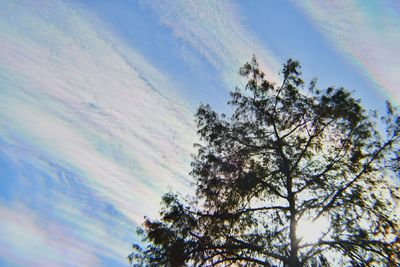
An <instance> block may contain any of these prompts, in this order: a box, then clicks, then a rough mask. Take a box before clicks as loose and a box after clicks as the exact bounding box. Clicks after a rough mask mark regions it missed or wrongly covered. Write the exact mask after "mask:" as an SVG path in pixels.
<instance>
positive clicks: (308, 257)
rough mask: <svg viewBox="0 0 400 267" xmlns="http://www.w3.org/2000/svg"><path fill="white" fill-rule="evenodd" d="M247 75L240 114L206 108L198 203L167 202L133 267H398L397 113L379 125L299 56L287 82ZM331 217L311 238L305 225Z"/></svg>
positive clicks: (201, 111)
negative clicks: (310, 76)
mask: <svg viewBox="0 0 400 267" xmlns="http://www.w3.org/2000/svg"><path fill="white" fill-rule="evenodd" d="M240 75H242V76H244V77H246V78H247V84H246V86H245V88H242V89H240V88H236V90H234V91H233V92H231V100H230V101H229V102H228V104H229V105H231V106H232V114H231V115H229V116H227V115H225V114H218V113H217V112H215V111H213V109H212V108H211V107H210V106H209V105H201V106H200V107H199V108H198V111H197V114H196V122H197V127H198V134H199V136H200V142H199V143H198V144H195V146H196V148H197V154H196V155H194V157H193V162H192V171H191V175H192V177H193V178H194V181H195V186H196V193H195V196H191V197H190V196H187V197H181V196H180V195H179V194H175V193H171V192H170V193H167V194H165V195H164V196H163V198H162V202H163V207H162V209H161V212H160V218H159V219H154V220H153V219H149V218H145V221H144V224H143V227H141V228H140V229H139V230H138V233H139V235H140V236H141V237H142V238H143V240H142V241H143V242H142V243H141V244H134V245H133V252H132V253H131V254H130V255H129V260H130V261H131V264H132V266H229V265H234V266H290V267H293V266H348V265H352V266H399V264H400V256H399V251H400V238H399V236H400V220H399V217H398V216H399V215H398V213H399V200H400V193H399V187H398V182H399V176H400V168H399V165H400V164H399V163H400V157H399V155H400V118H399V115H398V113H397V110H396V108H394V107H393V106H392V105H391V104H389V103H387V113H386V114H385V115H384V116H383V117H381V118H379V117H378V115H377V113H376V112H372V111H366V110H365V109H364V108H363V107H362V106H361V103H360V101H359V100H356V99H355V98H354V97H353V96H352V94H351V93H350V92H349V91H347V90H345V89H344V88H335V87H329V88H327V89H325V90H320V89H318V88H317V85H316V80H312V81H311V82H310V83H309V85H307V86H306V85H304V82H303V80H302V78H301V68H300V64H299V62H298V61H294V60H290V59H289V60H288V61H287V62H286V64H284V65H283V68H282V71H281V80H282V82H281V83H280V84H279V85H277V84H274V83H271V82H269V81H267V80H266V79H265V77H264V73H263V72H262V71H261V70H260V68H259V66H258V64H257V61H256V60H255V58H253V60H252V61H251V62H250V63H246V64H245V65H244V66H243V67H242V68H241V69H240ZM321 218H324V219H325V220H326V221H327V224H328V227H327V228H326V229H324V230H323V231H322V232H321V233H320V235H319V236H318V238H316V239H315V240H308V241H307V240H306V239H305V238H302V237H303V236H304V235H303V233H301V229H300V228H299V227H298V225H299V224H300V223H301V222H302V221H309V222H311V224H312V222H316V221H318V220H320V219H321ZM316 227H317V226H316ZM303 239H304V240H303ZM143 243H144V244H145V245H143Z"/></svg>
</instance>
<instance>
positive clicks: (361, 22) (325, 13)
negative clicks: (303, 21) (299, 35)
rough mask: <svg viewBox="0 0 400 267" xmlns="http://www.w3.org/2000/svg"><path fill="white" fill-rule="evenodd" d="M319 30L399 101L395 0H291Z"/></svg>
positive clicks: (399, 12) (398, 8)
mask: <svg viewBox="0 0 400 267" xmlns="http://www.w3.org/2000/svg"><path fill="white" fill-rule="evenodd" d="M293 3H294V4H296V5H298V6H299V7H300V8H301V10H303V11H304V13H305V14H307V15H308V16H309V17H310V19H311V20H312V21H313V22H314V24H315V26H316V27H317V28H318V29H319V30H320V31H321V33H322V34H323V35H324V36H325V37H326V38H327V39H328V40H329V41H330V42H331V43H332V44H333V46H335V47H336V48H337V49H338V50H339V51H341V52H342V53H343V54H344V55H345V56H346V57H348V58H349V59H350V60H351V61H354V62H355V64H356V65H358V67H359V68H360V72H365V73H367V75H368V76H369V77H370V78H371V79H372V80H373V81H375V82H376V84H377V86H378V88H380V89H381V90H383V91H385V93H386V94H387V96H388V97H389V98H394V99H395V100H397V101H398V102H400V90H399V89H398V84H399V83H400V75H399V73H400V46H399V43H400V5H399V4H398V3H396V1H346V0H339V1H317V0H306V1H293Z"/></svg>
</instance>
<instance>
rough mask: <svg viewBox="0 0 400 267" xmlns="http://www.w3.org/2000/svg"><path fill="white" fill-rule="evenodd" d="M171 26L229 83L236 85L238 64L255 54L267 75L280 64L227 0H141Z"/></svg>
mask: <svg viewBox="0 0 400 267" xmlns="http://www.w3.org/2000/svg"><path fill="white" fill-rule="evenodd" d="M145 3H147V4H148V5H149V6H151V7H152V8H153V9H154V10H155V11H156V12H157V14H158V15H159V17H160V21H161V23H162V24H164V25H166V26H167V27H169V28H171V29H172V31H173V32H174V33H175V35H176V36H177V37H178V38H180V39H181V40H183V41H185V42H187V43H189V44H190V45H191V46H192V47H194V48H195V49H196V50H197V51H198V52H199V53H201V54H202V55H203V56H204V57H205V58H206V59H207V60H208V61H209V62H210V63H211V64H212V65H213V66H214V68H216V69H217V71H219V72H220V74H221V75H222V77H223V79H224V80H225V82H226V83H227V84H228V85H229V86H230V87H231V86H236V85H237V76H238V75H237V72H238V68H239V67H240V66H241V65H242V64H243V63H244V62H246V61H249V60H250V59H251V57H252V55H253V54H256V56H257V57H258V59H259V61H260V63H261V64H262V67H263V69H264V70H265V72H266V74H267V75H268V77H269V79H271V80H277V77H276V73H277V70H278V68H279V66H280V63H278V62H277V60H276V58H275V56H274V55H273V53H271V52H270V51H269V50H268V46H267V44H262V43H261V42H260V41H259V39H258V38H257V37H256V36H255V35H254V34H253V33H252V32H251V31H250V30H249V29H248V28H247V27H246V26H245V23H244V21H243V20H242V18H241V16H240V14H239V12H238V10H237V7H236V5H235V4H234V3H233V2H231V1H225V0H222V1H192V0H189V1H167V0H156V1H145Z"/></svg>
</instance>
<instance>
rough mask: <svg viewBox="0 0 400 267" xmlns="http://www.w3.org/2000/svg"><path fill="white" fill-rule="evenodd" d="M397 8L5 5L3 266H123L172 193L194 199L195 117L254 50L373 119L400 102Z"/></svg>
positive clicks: (1, 31)
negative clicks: (337, 89)
mask: <svg viewBox="0 0 400 267" xmlns="http://www.w3.org/2000/svg"><path fill="white" fill-rule="evenodd" d="M399 43H400V4H399V3H398V1H394V0H393V1H389V0H388V1H372V0H371V1H347V0H338V1H317V0H306V1H294V0H293V1H225V0H221V1H189V0H188V1H167V0H154V1H130V0H129V1H128V0H113V1H110V0H81V1H78V0H69V1H66V0H65V1H62V0H58V1H56V0H46V1H44V0H35V1H33V0H32V1H29V0H10V1H2V2H0V91H1V96H2V97H1V99H2V100H1V102H0V174H1V177H0V217H1V218H2V220H1V227H0V266H26V265H30V266H127V261H126V256H127V255H128V254H129V251H130V244H131V243H132V242H133V241H135V240H136V237H135V234H134V230H135V228H136V227H137V226H138V225H139V224H140V223H141V222H142V219H143V216H144V215H149V216H155V215H156V214H157V211H158V209H159V203H160V196H161V194H162V193H163V192H165V191H167V190H168V188H172V190H174V191H175V190H179V191H183V192H185V193H186V192H191V191H192V190H193V188H191V187H190V182H191V178H190V177H189V176H188V172H189V171H190V160H191V159H190V153H192V152H193V147H192V144H193V143H194V142H195V141H196V135H195V127H194V122H193V113H194V111H195V109H196V107H197V106H198V105H199V103H200V102H206V103H210V104H211V105H212V106H213V107H215V108H216V109H217V110H219V111H225V110H226V106H225V103H226V101H227V100H228V92H229V90H231V89H233V88H234V87H235V86H241V85H243V84H244V81H243V80H241V78H240V77H238V69H239V67H240V66H241V65H242V64H243V63H245V62H246V61H248V60H250V59H251V56H252V55H253V54H255V55H256V56H257V58H258V60H259V62H260V64H261V66H262V67H263V69H264V70H265V72H266V74H267V77H268V78H269V79H271V80H272V81H279V76H278V75H277V73H278V71H279V69H280V66H281V64H282V63H283V62H284V61H285V60H286V59H287V58H289V57H291V58H295V59H299V60H300V61H301V63H302V66H303V73H304V76H305V79H306V80H310V79H311V78H313V77H318V79H319V83H318V85H319V87H321V88H324V87H326V86H331V85H336V86H344V87H346V88H348V89H350V90H354V92H355V95H356V96H357V97H359V98H361V99H362V102H363V103H364V105H365V106H366V108H368V109H378V110H380V111H382V109H383V107H384V101H385V99H387V98H389V99H391V100H392V101H393V102H395V103H397V104H398V103H399V102H400V90H399V89H398V84H399V83H400V75H398V73H399V71H400V46H399V45H398V44H399Z"/></svg>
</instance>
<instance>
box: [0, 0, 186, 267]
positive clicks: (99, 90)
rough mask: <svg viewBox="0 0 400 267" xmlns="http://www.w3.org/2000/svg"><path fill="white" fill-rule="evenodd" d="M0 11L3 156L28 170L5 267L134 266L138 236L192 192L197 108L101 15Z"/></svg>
mask: <svg viewBox="0 0 400 267" xmlns="http://www.w3.org/2000/svg"><path fill="white" fill-rule="evenodd" d="M0 10H1V11H0V12H1V14H0V40H1V41H0V50H1V53H0V62H1V65H0V88H1V89H0V90H1V93H2V103H1V104H0V119H1V122H0V133H1V136H2V139H3V142H4V143H3V145H2V147H1V152H2V153H1V154H2V156H3V157H6V158H8V159H9V160H10V161H11V162H12V163H13V164H14V165H18V166H19V174H18V176H15V177H11V176H10V177H8V178H7V179H10V180H11V179H16V180H17V183H16V184H17V185H15V186H18V188H17V189H16V190H15V191H13V192H14V193H13V195H12V197H11V200H10V202H11V203H6V202H4V201H2V202H3V203H1V202H0V203H1V204H2V206H0V207H1V210H0V213H1V214H2V218H6V219H5V221H4V224H2V225H5V226H6V227H5V228H3V227H2V241H1V243H0V246H1V248H0V258H7V260H8V261H10V262H14V263H15V264H18V265H22V264H24V265H26V264H31V265H32V264H33V265H35V266H46V265H45V263H46V264H47V266H76V265H79V266H95V265H96V266H98V265H101V264H104V265H107V264H105V263H102V262H101V261H100V258H102V257H105V258H110V259H113V260H114V261H115V262H118V263H120V264H123V262H124V256H126V255H127V254H128V252H129V242H130V241H132V235H130V236H129V237H131V240H129V241H128V242H127V240H125V239H124V238H127V235H129V233H133V231H134V228H135V226H136V225H137V224H139V223H141V221H142V218H143V215H144V214H148V215H154V214H155V212H156V211H157V210H158V203H159V196H160V194H161V193H162V192H164V191H165V190H166V187H167V186H168V185H174V188H186V187H187V186H188V179H187V173H188V168H189V164H188V162H189V160H190V158H189V157H190V153H191V151H192V143H193V142H194V127H193V119H192V114H191V111H190V108H189V107H187V106H186V105H185V104H184V103H185V101H184V99H182V98H181V97H180V96H179V91H178V90H177V89H176V88H175V86H174V84H173V83H172V82H171V81H170V80H169V79H168V77H166V76H165V75H163V74H162V73H160V72H159V71H158V70H157V69H156V68H154V67H153V66H151V65H150V64H149V63H148V62H147V61H146V60H145V59H144V58H143V57H141V56H140V54H138V53H137V52H136V51H134V50H133V49H132V48H130V47H128V46H126V45H124V44H123V43H122V42H120V41H118V39H117V38H116V37H115V36H113V35H112V33H111V32H109V31H107V30H106V28H105V27H104V28H102V29H99V28H95V27H94V26H93V25H92V24H91V21H95V20H96V18H95V17H91V14H90V13H82V12H78V11H77V10H75V9H74V7H73V5H70V4H64V3H62V2H59V1H35V2H26V1H13V2H8V1H6V2H2V3H0ZM88 18H89V19H88ZM48 183H50V184H51V186H50V187H49V185H48ZM9 190H10V191H11V189H9ZM24 191H28V192H29V196H27V195H24ZM21 201H22V203H20V202H21ZM50 203H51V204H50ZM49 205H50V206H51V208H49V209H48V210H45V209H43V208H41V207H43V206H44V207H47V206H49ZM50 206H49V207H50ZM102 213H104V214H102ZM114 216H118V217H117V218H115V219H118V220H120V221H119V222H113V221H112V219H111V218H113V217H114ZM43 220H49V222H48V223H44V222H43ZM110 226H113V227H115V228H113V227H111V228H110ZM21 228H22V229H24V230H22V231H21V232H20V235H18V236H16V233H17V232H18V230H19V229H21ZM67 233H70V234H67ZM16 237H19V238H20V239H19V240H17V239H15V238H16ZM22 239H23V240H22ZM23 243H24V244H23ZM39 252H40V253H39ZM65 253H67V254H68V257H65ZM42 254H46V256H43V257H41V256H40V255H42ZM32 258H34V259H32Z"/></svg>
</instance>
